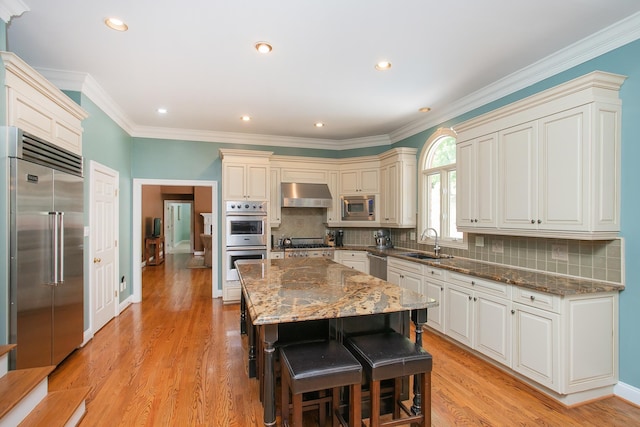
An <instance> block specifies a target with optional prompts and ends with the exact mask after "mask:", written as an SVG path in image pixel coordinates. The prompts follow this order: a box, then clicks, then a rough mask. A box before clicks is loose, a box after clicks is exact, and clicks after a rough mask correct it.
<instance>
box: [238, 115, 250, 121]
mask: <svg viewBox="0 0 640 427" xmlns="http://www.w3.org/2000/svg"><path fill="white" fill-rule="evenodd" d="M240 120H242V121H243V122H248V121H250V120H251V116H241V117H240Z"/></svg>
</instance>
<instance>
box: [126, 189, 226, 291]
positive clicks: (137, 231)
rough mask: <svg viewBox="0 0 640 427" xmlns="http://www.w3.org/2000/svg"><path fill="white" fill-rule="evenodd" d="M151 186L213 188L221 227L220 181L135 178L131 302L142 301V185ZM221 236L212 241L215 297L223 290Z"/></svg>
mask: <svg viewBox="0 0 640 427" xmlns="http://www.w3.org/2000/svg"><path fill="white" fill-rule="evenodd" d="M146 185H150V186H158V185H159V186H193V187H208V188H210V189H211V211H210V212H211V213H212V224H215V225H214V228H215V229H218V227H219V218H218V182H217V181H205V180H203V181H199V180H175V179H140V178H134V180H133V206H132V208H133V214H132V227H133V248H132V265H133V278H132V279H133V287H132V291H133V293H132V295H131V302H134V303H137V302H141V301H142V262H141V260H142V234H143V233H142V227H143V225H142V222H143V221H142V187H143V186H146ZM218 247H219V236H218V233H213V235H212V242H211V255H212V259H213V262H212V263H211V295H212V297H213V298H220V297H221V296H222V290H221V289H220V286H219V284H220V273H219V270H220V260H219V256H218Z"/></svg>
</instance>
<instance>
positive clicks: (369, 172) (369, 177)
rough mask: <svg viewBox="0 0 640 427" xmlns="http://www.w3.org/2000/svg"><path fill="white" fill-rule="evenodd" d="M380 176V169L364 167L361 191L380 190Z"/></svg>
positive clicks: (366, 192) (376, 191) (373, 191)
mask: <svg viewBox="0 0 640 427" xmlns="http://www.w3.org/2000/svg"><path fill="white" fill-rule="evenodd" d="M379 179H380V177H379V174H378V169H363V170H361V171H360V191H362V192H363V193H365V194H374V193H378V192H379V191H380V184H379V183H378V181H379Z"/></svg>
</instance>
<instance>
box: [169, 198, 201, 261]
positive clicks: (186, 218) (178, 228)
mask: <svg viewBox="0 0 640 427" xmlns="http://www.w3.org/2000/svg"><path fill="white" fill-rule="evenodd" d="M193 220H194V218H193V202H191V201H179V200H165V201H164V247H165V251H166V252H167V253H168V254H185V253H193V251H194V241H193V238H194V237H193V235H194V233H193V230H194V224H193Z"/></svg>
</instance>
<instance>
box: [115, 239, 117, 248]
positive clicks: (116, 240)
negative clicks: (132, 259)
mask: <svg viewBox="0 0 640 427" xmlns="http://www.w3.org/2000/svg"><path fill="white" fill-rule="evenodd" d="M115 245H116V248H117V247H118V241H117V240H116V241H115Z"/></svg>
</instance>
